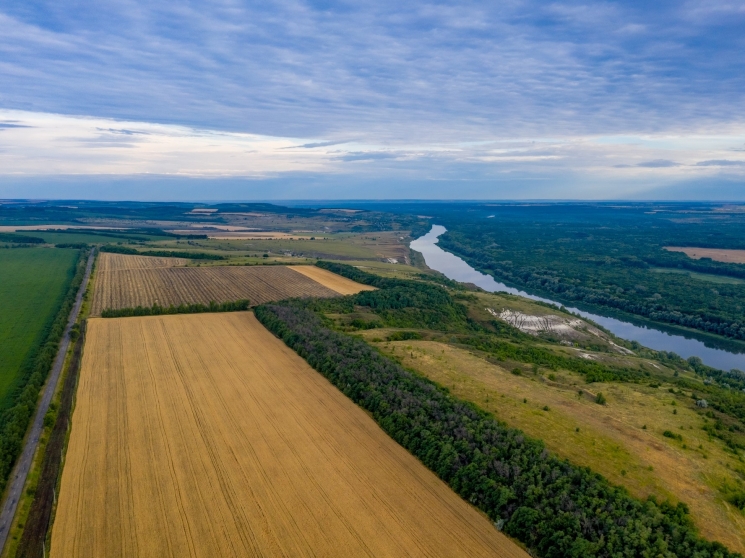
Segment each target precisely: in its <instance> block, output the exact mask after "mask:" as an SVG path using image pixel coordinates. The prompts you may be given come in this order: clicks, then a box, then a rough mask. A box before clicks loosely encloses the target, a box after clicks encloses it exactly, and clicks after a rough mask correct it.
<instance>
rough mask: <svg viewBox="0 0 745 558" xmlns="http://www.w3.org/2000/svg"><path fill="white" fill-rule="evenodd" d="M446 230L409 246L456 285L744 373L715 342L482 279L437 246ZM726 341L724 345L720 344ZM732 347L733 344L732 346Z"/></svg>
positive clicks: (740, 360)
mask: <svg viewBox="0 0 745 558" xmlns="http://www.w3.org/2000/svg"><path fill="white" fill-rule="evenodd" d="M446 230H447V229H446V228H445V227H443V226H441V225H434V226H433V227H432V230H430V231H429V232H428V233H427V234H425V235H424V236H422V237H419V238H417V239H416V240H413V241H412V242H411V248H412V249H413V250H416V251H417V252H421V254H422V255H423V256H424V261H425V262H426V263H427V265H428V266H429V267H430V268H432V269H434V270H436V271H439V272H440V273H442V274H443V275H445V276H446V277H447V278H448V279H453V280H454V281H459V282H461V283H473V284H474V285H477V286H479V287H481V288H482V289H484V290H485V291H489V292H504V293H510V294H514V295H520V296H524V297H525V298H529V299H532V300H540V301H542V302H548V303H550V304H556V305H557V306H565V307H566V308H567V310H569V311H570V312H573V313H575V314H578V315H580V316H582V317H584V318H587V319H589V320H592V321H593V322H595V323H597V324H600V325H601V326H603V327H604V328H605V329H607V330H608V331H610V332H612V333H613V334H615V335H617V336H618V337H621V338H622V339H628V340H629V341H637V342H638V343H640V344H642V345H644V346H645V347H649V348H650V349H655V350H656V351H672V352H674V353H677V354H679V355H680V356H682V357H683V358H688V357H692V356H697V357H699V358H700V359H701V360H702V361H703V362H704V364H706V365H708V366H712V367H714V368H719V369H721V370H731V369H732V368H737V369H738V370H745V354H743V353H741V352H740V353H738V352H736V351H734V350H733V351H730V350H727V349H724V348H719V347H716V346H713V345H714V343H715V342H713V341H708V340H707V342H706V344H705V343H704V341H702V340H700V339H696V338H695V337H693V336H692V335H691V336H688V335H682V334H679V333H672V332H668V331H663V330H661V329H656V328H653V327H649V326H647V325H637V324H633V323H631V322H628V321H624V320H619V319H618V318H613V317H610V316H602V315H599V314H594V313H591V312H586V311H584V310H581V309H579V308H570V307H568V306H566V305H565V304H563V303H561V302H557V301H554V300H550V299H548V298H543V297H540V296H535V295H532V294H529V293H526V292H525V291H521V290H518V289H514V288H512V287H508V286H507V285H505V284H504V283H500V282H499V281H496V280H495V279H494V277H492V276H491V275H485V274H483V273H480V272H478V271H476V270H475V269H474V268H472V267H471V266H470V265H468V264H467V263H466V262H465V261H464V260H462V259H461V258H459V257H458V256H456V255H455V254H451V253H450V252H446V251H445V250H443V249H442V248H440V247H439V246H437V242H438V237H439V236H440V235H442V234H444V233H445V232H446ZM724 343H726V341H723V344H724ZM733 345H734V343H733Z"/></svg>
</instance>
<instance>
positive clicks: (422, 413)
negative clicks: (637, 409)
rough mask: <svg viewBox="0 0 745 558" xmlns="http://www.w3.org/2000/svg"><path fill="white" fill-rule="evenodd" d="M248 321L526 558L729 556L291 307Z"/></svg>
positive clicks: (683, 524) (672, 511)
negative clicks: (512, 540) (529, 556)
mask: <svg viewBox="0 0 745 558" xmlns="http://www.w3.org/2000/svg"><path fill="white" fill-rule="evenodd" d="M256 316H257V317H258V318H259V320H260V321H261V322H262V323H263V324H264V325H265V326H266V327H267V328H268V329H269V330H270V331H272V332H273V333H274V334H275V335H277V336H278V337H280V338H281V339H282V340H283V341H284V342H285V343H286V344H287V345H288V346H290V347H291V348H292V349H294V350H295V351H296V352H297V353H298V354H299V355H300V356H301V357H303V358H304V359H305V360H307V361H308V363H309V364H310V365H311V366H313V367H314V368H315V369H316V370H318V371H319V372H320V373H321V374H323V375H324V376H325V377H326V378H328V379H329V380H330V381H331V382H332V383H333V384H334V385H336V386H337V387H338V388H339V389H340V390H341V391H343V392H344V393H345V394H346V395H347V396H348V397H350V398H351V399H352V400H353V401H354V402H356V403H357V404H358V405H360V406H361V407H362V408H364V409H366V410H367V411H369V412H370V413H372V415H373V417H374V418H375V420H376V421H377V422H378V423H379V424H380V425H381V427H382V428H383V429H384V430H385V431H386V432H388V434H390V435H391V436H392V437H393V438H394V439H396V440H397V441H398V442H399V443H400V444H401V445H402V446H404V447H405V448H407V449H408V450H409V451H410V452H411V453H412V454H414V455H415V456H417V457H418V458H419V459H420V460H421V461H422V462H423V463H424V464H425V465H427V467H429V468H430V469H431V470H432V471H434V472H435V473H436V474H437V475H438V476H440V478H442V479H443V480H444V481H446V482H447V483H449V484H450V486H451V487H452V488H453V490H455V491H456V492H458V494H460V495H461V496H462V497H463V498H464V499H466V500H468V501H469V502H471V503H473V504H474V505H476V506H478V507H479V508H481V509H482V510H483V511H484V512H485V513H487V514H488V515H489V517H490V518H491V519H492V520H493V521H495V523H497V524H498V525H504V529H505V531H506V532H507V533H509V534H510V535H512V536H514V537H516V538H518V539H519V540H521V541H522V542H524V543H525V544H526V545H527V546H528V547H529V548H530V549H531V552H532V553H533V554H534V555H537V556H542V557H546V558H554V557H557V558H558V557H586V556H603V557H615V556H619V557H621V556H623V557H625V556H639V557H642V556H644V557H646V556H650V557H651V556H663V557H666V558H673V557H690V558H694V557H695V558H705V557H711V558H715V557H716V558H726V557H730V556H737V555H736V554H733V553H731V552H729V551H728V550H727V549H726V548H725V547H723V546H722V545H720V544H718V543H712V542H708V541H705V540H703V539H701V538H699V537H698V536H697V535H696V533H695V531H694V528H693V526H692V523H691V521H690V518H689V517H688V510H687V508H686V506H685V505H684V504H677V505H672V504H670V503H668V502H657V501H656V500H655V499H653V498H650V499H648V500H645V501H640V500H637V499H635V498H632V497H631V496H629V494H628V493H627V492H626V491H625V490H624V489H622V488H619V487H616V486H613V485H611V484H610V483H608V482H607V481H606V480H605V479H604V478H603V477H601V476H600V475H597V474H595V473H592V472H591V471H590V470H589V469H586V468H580V467H575V466H573V465H571V464H569V463H568V462H566V461H562V460H560V459H558V458H556V457H555V456H553V455H551V454H550V453H549V452H548V451H547V450H546V449H545V447H544V446H543V444H542V443H541V442H540V441H537V440H533V439H530V438H528V437H527V436H526V435H525V434H524V433H522V432H521V431H519V430H516V429H512V428H508V427H507V426H505V425H504V424H503V423H500V422H498V421H495V420H494V419H492V418H491V417H490V416H489V415H487V414H486V413H484V412H483V411H481V410H479V409H478V408H477V407H475V406H474V405H472V404H469V403H466V402H463V401H460V400H458V399H456V398H454V397H452V396H451V395H449V394H448V393H447V392H446V390H444V389H441V388H439V387H438V386H436V385H435V384H433V383H432V382H429V381H428V380H426V379H424V378H421V377H419V376H417V375H415V374H413V373H411V372H408V371H406V370H405V369H403V368H402V367H401V366H399V365H398V364H397V363H395V362H394V361H392V360H390V359H388V358H386V357H384V356H382V355H381V354H380V353H378V352H377V351H375V350H374V349H372V348H371V347H369V346H368V345H367V344H365V343H364V342H363V341H361V340H359V339H355V338H352V337H348V336H346V335H343V334H341V333H338V332H335V331H332V330H330V329H328V328H326V327H325V326H324V325H323V322H322V321H321V319H320V318H319V317H318V316H316V315H315V314H313V313H312V312H310V311H308V310H307V309H304V308H301V307H299V305H298V304H294V303H287V304H284V305H278V304H276V305H263V306H259V307H258V308H257V309H256Z"/></svg>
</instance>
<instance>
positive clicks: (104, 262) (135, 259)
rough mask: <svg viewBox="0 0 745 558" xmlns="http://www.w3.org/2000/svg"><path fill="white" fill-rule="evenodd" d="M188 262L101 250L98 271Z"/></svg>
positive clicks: (179, 259)
mask: <svg viewBox="0 0 745 558" xmlns="http://www.w3.org/2000/svg"><path fill="white" fill-rule="evenodd" d="M187 263H189V260H187V259H186V258H159V257H157V256H130V255H124V254H113V253H110V252H101V254H99V256H98V273H107V272H109V271H122V270H124V269H155V268H160V267H180V266H185V265H186V264H187Z"/></svg>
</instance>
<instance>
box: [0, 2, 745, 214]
mask: <svg viewBox="0 0 745 558" xmlns="http://www.w3.org/2000/svg"><path fill="white" fill-rule="evenodd" d="M0 84H1V85H0V197H19V196H22V197H68V198H69V197H115V198H122V197H128V198H137V199H268V198H277V199H283V198H284V199H288V198H303V199H312V198H324V197H331V198H336V199H341V198H375V197H389V198H429V197H436V198H477V199H486V198H510V199H514V198H520V197H526V198H624V197H632V198H661V199H676V198H686V199H707V198H719V199H745V1H742V0H741V1H731V2H721V1H716V0H714V1H708V2H706V1H688V2H686V1H678V2H667V1H660V2H561V1H559V2H553V3H550V2H534V1H518V0H506V1H502V2H499V3H488V2H416V1H414V2H387V1H385V0H383V1H379V2H369V3H360V2H335V1H324V2H296V1H292V0H287V1H282V2H256V3H250V2H237V1H219V0H218V1H210V2H198V1H192V2H165V1H161V0H151V1H149V2H140V1H136V0H107V2H103V3H102V2H89V1H85V0H83V1H70V0H68V1H62V2H60V1H56V2H52V1H50V2H38V1H36V2H35V1H29V0H23V1H18V0H6V1H5V2H3V3H2V4H0Z"/></svg>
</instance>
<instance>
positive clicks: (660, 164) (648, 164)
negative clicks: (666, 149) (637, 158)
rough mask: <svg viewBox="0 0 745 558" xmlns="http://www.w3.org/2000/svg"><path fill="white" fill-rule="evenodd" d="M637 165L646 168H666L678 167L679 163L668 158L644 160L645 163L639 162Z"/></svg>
mask: <svg viewBox="0 0 745 558" xmlns="http://www.w3.org/2000/svg"><path fill="white" fill-rule="evenodd" d="M636 166H637V167H642V168H645V169H665V168H670V167H678V166H680V164H679V163H676V162H675V161H668V160H667V159H655V160H654V161H644V162H643V163H637V164H636Z"/></svg>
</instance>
